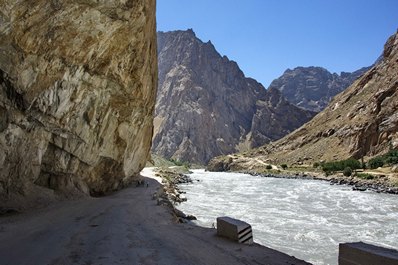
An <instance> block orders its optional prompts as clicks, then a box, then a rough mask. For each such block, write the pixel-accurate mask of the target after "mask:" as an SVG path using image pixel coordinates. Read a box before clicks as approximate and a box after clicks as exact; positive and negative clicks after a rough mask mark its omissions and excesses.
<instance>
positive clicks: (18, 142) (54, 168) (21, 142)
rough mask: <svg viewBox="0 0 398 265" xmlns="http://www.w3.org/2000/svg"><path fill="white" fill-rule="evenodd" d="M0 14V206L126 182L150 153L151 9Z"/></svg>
mask: <svg viewBox="0 0 398 265" xmlns="http://www.w3.org/2000/svg"><path fill="white" fill-rule="evenodd" d="M0 6H1V7H2V10H1V11H0V22H1V23H0V168H1V172H0V195H1V201H2V202H4V203H5V204H7V203H12V202H13V201H16V200H17V199H18V198H20V197H22V198H27V197H30V196H33V197H43V196H44V197H45V196H47V195H51V194H54V191H57V192H58V193H63V194H74V193H80V192H84V193H92V194H102V193H104V192H107V191H110V190H115V189H118V188H120V187H122V186H124V185H126V184H128V183H130V182H131V180H132V179H133V178H134V176H135V175H136V174H137V173H138V172H140V170H141V169H142V167H143V166H144V165H145V161H146V160H147V156H148V152H149V149H150V145H151V135H152V130H153V122H152V121H153V117H152V113H153V109H154V103H155V95H156V83H157V61H156V60H157V59H156V22H155V1H154V0H135V1H116V0H112V1H102V0H101V1H93V0H65V1H56V0H55V1H45V0H37V1H28V0H17V1H15V0H14V1H8V0H0ZM57 192H55V193H57ZM39 194H40V195H39Z"/></svg>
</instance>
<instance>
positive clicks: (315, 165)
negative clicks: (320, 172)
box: [312, 162, 320, 168]
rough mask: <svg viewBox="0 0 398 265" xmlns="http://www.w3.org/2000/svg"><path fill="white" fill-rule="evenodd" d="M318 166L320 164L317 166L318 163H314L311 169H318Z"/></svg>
mask: <svg viewBox="0 0 398 265" xmlns="http://www.w3.org/2000/svg"><path fill="white" fill-rule="evenodd" d="M319 166H320V164H319V163H318V162H315V163H314V164H313V165H312V167H313V168H318V167H319Z"/></svg>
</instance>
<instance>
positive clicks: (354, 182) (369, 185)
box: [238, 171, 398, 195]
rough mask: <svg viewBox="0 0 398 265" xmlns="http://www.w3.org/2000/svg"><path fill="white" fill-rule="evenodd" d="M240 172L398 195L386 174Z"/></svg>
mask: <svg viewBox="0 0 398 265" xmlns="http://www.w3.org/2000/svg"><path fill="white" fill-rule="evenodd" d="M238 172H239V173H244V174H249V175H252V176H260V177H268V178H269V177H271V178H287V179H312V180H321V181H328V182H329V183H330V184H331V185H347V186H351V187H352V189H353V190H358V191H367V190H370V191H374V192H380V193H388V194H397V195H398V186H395V185H394V186H393V185H391V184H390V183H389V182H388V179H387V177H386V176H385V175H380V176H378V175H376V176H373V175H372V176H373V177H372V179H363V178H360V177H356V176H350V177H346V176H343V175H342V174H333V175H329V176H327V175H325V174H322V173H315V172H306V171H304V172H289V171H280V172H275V171H274V172H272V173H271V172H270V173H259V172H256V171H238Z"/></svg>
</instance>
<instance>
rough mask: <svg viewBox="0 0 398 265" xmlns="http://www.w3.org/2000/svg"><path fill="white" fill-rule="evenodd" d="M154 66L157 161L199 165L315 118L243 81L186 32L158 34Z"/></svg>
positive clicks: (224, 58) (212, 50)
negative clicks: (156, 74)
mask: <svg viewBox="0 0 398 265" xmlns="http://www.w3.org/2000/svg"><path fill="white" fill-rule="evenodd" d="M158 61H159V90H158V99H157V103H156V111H155V121H154V126H155V131H154V138H153V146H152V151H153V152H154V153H155V154H157V155H160V156H162V157H165V158H168V159H169V158H173V159H176V160H181V161H189V162H193V163H198V164H202V165H203V164H206V163H207V162H208V161H209V160H210V159H211V158H213V157H214V156H218V155H222V154H230V153H233V152H237V151H245V150H248V149H250V148H253V147H258V146H261V145H263V144H265V143H268V142H270V141H274V140H277V139H279V138H281V137H283V136H285V135H286V134H288V133H289V132H291V131H293V130H294V129H296V128H298V127H299V126H301V125H302V124H304V123H305V122H307V121H308V120H310V119H311V118H312V117H313V116H314V114H315V113H314V112H311V111H306V110H303V109H300V108H298V107H296V106H294V105H292V104H290V103H289V102H288V101H287V100H285V99H284V97H283V96H282V95H281V93H280V92H279V91H278V90H277V89H269V90H266V89H265V88H264V87H263V86H262V85H261V84H260V83H258V82H257V81H256V80H254V79H252V78H247V77H245V75H244V73H243V72H242V71H241V69H240V68H239V66H238V64H237V63H236V62H234V61H231V60H230V59H228V57H227V56H221V55H220V54H219V53H218V52H217V50H216V48H215V47H214V45H213V44H212V43H211V42H210V41H209V42H202V41H201V40H200V39H199V38H197V37H196V35H195V33H194V31H193V30H192V29H189V30H186V31H181V30H178V31H171V32H159V33H158Z"/></svg>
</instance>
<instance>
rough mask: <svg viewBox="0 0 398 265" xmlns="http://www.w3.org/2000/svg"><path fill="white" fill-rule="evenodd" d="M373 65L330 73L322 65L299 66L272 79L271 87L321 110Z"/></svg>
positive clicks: (300, 104)
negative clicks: (350, 71)
mask: <svg viewBox="0 0 398 265" xmlns="http://www.w3.org/2000/svg"><path fill="white" fill-rule="evenodd" d="M370 68H371V67H363V68H361V69H359V70H357V71H355V72H353V73H346V72H342V73H341V74H340V75H338V74H336V73H334V74H332V73H330V72H329V71H328V70H326V69H324V68H322V67H313V66H311V67H297V68H294V69H293V70H290V69H288V70H286V71H285V72H284V73H283V75H282V76H280V77H279V78H277V79H275V80H274V81H272V83H271V85H270V88H275V89H278V90H279V91H281V92H282V94H283V96H284V97H285V98H286V99H287V100H288V101H289V102H290V103H292V104H294V105H296V106H298V107H301V108H303V109H307V110H311V111H316V112H320V111H321V110H323V109H324V108H326V106H327V105H328V104H329V102H330V101H331V100H332V98H333V97H334V96H335V95H337V94H339V93H340V92H342V91H344V90H345V89H346V88H348V87H349V86H350V85H351V84H352V83H353V82H354V81H355V80H356V79H357V78H358V77H360V76H361V75H363V74H364V73H365V72H366V71H368V70H369V69H370Z"/></svg>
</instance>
